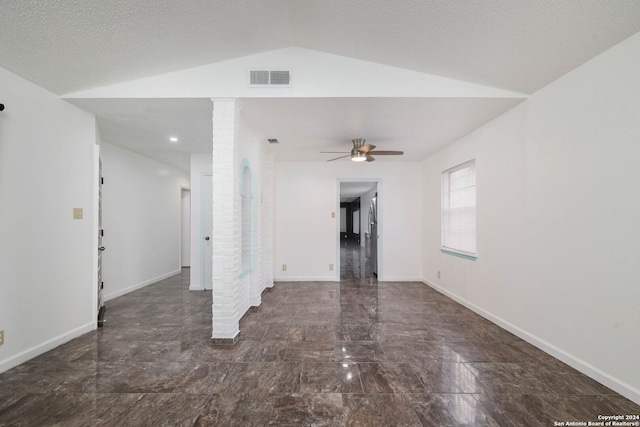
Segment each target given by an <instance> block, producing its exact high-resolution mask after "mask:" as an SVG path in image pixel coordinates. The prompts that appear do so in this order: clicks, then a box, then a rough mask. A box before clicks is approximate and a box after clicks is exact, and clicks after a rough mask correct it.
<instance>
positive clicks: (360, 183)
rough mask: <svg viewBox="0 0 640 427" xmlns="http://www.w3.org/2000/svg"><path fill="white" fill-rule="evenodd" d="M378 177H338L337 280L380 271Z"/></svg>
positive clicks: (373, 275)
mask: <svg viewBox="0 0 640 427" xmlns="http://www.w3.org/2000/svg"><path fill="white" fill-rule="evenodd" d="M380 190H381V181H380V180H379V179H357V180H354V179H339V180H338V207H339V212H340V214H339V221H338V231H337V242H338V250H337V252H338V254H339V256H338V268H337V270H338V272H337V274H338V279H339V280H346V279H375V278H378V277H381V276H382V273H381V262H380V259H381V253H382V251H381V246H382V245H381V239H380V226H381V221H380V204H379V198H380V196H379V193H380V192H381V191H380Z"/></svg>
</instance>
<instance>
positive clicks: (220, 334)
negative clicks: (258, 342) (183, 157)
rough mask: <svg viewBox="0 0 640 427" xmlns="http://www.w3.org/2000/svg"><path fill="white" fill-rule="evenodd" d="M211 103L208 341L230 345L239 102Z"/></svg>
mask: <svg viewBox="0 0 640 427" xmlns="http://www.w3.org/2000/svg"><path fill="white" fill-rule="evenodd" d="M212 101H213V168H212V179H213V236H212V249H213V264H212V266H213V268H212V270H213V272H212V273H213V293H212V296H213V305H212V323H213V332H212V337H211V338H212V339H213V340H214V341H216V342H220V343H225V344H233V343H235V341H236V340H237V339H238V335H239V333H240V329H239V321H240V313H239V312H240V307H239V304H240V286H239V277H240V269H241V261H242V252H241V251H242V248H241V245H242V235H241V227H242V224H241V221H240V218H241V200H240V196H239V195H240V182H239V179H238V164H239V155H240V154H239V144H240V141H239V136H238V132H239V117H240V114H239V112H240V102H239V101H238V100H236V99H212Z"/></svg>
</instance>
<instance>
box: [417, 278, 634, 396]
mask: <svg viewBox="0 0 640 427" xmlns="http://www.w3.org/2000/svg"><path fill="white" fill-rule="evenodd" d="M422 283H424V284H425V285H427V286H429V287H430V288H433V289H435V290H436V291H438V292H440V293H441V294H443V295H446V296H448V297H449V298H451V299H453V300H454V301H456V302H458V303H460V304H462V305H464V306H465V307H467V308H468V309H470V310H472V311H474V312H475V313H477V314H479V315H480V316H482V317H484V318H485V319H487V320H489V321H491V322H493V323H495V324H496V325H498V326H500V327H501V328H503V329H505V330H507V331H509V332H511V333H512V334H514V335H516V336H518V337H519V338H522V339H523V340H524V341H526V342H528V343H529V344H531V345H534V346H535V347H537V348H539V349H540V350H542V351H544V352H545V353H548V354H550V355H551V356H553V357H555V358H557V359H559V360H561V361H562V362H564V363H566V364H567V365H569V366H571V367H573V368H575V369H577V370H578V371H580V372H582V373H583V374H585V375H587V376H589V377H591V378H593V379H594V380H596V381H598V382H600V383H602V384H604V385H605V386H607V387H609V388H610V389H612V390H614V391H615V392H617V393H620V394H621V395H623V396H624V397H626V398H628V399H630V400H632V401H634V402H635V403H638V404H640V389H637V388H636V387H634V386H632V385H631V384H628V383H626V382H624V381H622V380H620V379H619V378H616V377H613V376H611V375H609V374H607V373H606V372H604V371H602V370H601V369H598V368H597V367H595V366H593V365H591V364H590V363H588V362H585V361H584V360H582V359H580V358H578V357H576V356H574V355H572V354H571V353H567V352H566V351H565V350H563V349H561V348H559V347H557V346H555V345H553V344H551V343H549V342H547V341H545V340H544V339H542V338H540V337H538V336H536V335H533V334H531V333H530V332H528V331H525V330H524V329H521V328H519V327H518V326H516V325H513V324H512V323H509V322H507V321H506V320H504V319H502V318H501V317H498V316H496V315H494V314H491V313H489V312H488V311H486V310H484V309H482V308H480V307H478V306H477V305H475V304H473V303H471V302H469V301H467V300H466V299H464V298H461V297H460V296H458V295H456V294H454V293H453V292H450V291H448V290H446V289H444V288H442V287H440V286H438V285H436V284H435V283H431V282H429V281H428V280H426V279H423V280H422Z"/></svg>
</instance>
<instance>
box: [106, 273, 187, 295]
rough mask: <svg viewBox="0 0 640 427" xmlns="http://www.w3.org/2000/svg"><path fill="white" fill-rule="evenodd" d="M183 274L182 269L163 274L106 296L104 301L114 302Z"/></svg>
mask: <svg viewBox="0 0 640 427" xmlns="http://www.w3.org/2000/svg"><path fill="white" fill-rule="evenodd" d="M181 272H182V269H178V270H175V271H171V272H169V273H166V274H163V275H161V276H158V277H154V278H153V279H149V280H145V281H144V282H140V283H136V284H135V285H133V286H129V287H128V288H125V289H121V290H119V291H117V292H114V293H112V294H108V295H105V296H104V300H105V301H109V300H112V299H114V298H117V297H120V296H122V295H125V294H128V293H129V292H133V291H135V290H138V289H141V288H144V287H145V286H148V285H150V284H152V283H156V282H159V281H160V280H163V279H166V278H168V277H172V276H176V275H178V274H180V273H181Z"/></svg>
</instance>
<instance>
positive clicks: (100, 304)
mask: <svg viewBox="0 0 640 427" xmlns="http://www.w3.org/2000/svg"><path fill="white" fill-rule="evenodd" d="M102 183H103V181H102V159H99V160H98V327H101V326H103V325H104V313H105V306H104V296H103V291H104V283H103V282H102V252H103V251H104V246H102V238H103V236H104V230H103V229H102Z"/></svg>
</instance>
